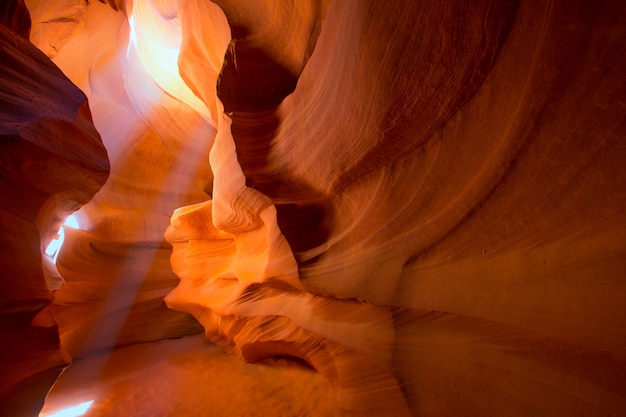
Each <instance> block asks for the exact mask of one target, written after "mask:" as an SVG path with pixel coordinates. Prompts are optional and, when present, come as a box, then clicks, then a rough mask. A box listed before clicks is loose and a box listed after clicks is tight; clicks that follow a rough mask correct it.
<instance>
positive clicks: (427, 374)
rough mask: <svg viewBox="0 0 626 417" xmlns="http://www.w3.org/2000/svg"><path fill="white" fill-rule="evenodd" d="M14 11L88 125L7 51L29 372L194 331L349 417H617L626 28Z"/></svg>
mask: <svg viewBox="0 0 626 417" xmlns="http://www.w3.org/2000/svg"><path fill="white" fill-rule="evenodd" d="M15 4H18V3H17V2H16V3H15ZM26 4H27V5H28V8H29V11H30V16H31V19H32V30H31V32H30V39H31V41H32V42H33V43H34V44H35V45H37V47H38V48H39V49H40V50H41V51H43V52H44V53H45V54H46V55H47V56H48V58H50V59H52V60H53V62H54V63H55V64H56V65H58V67H59V68H60V69H61V70H62V71H63V73H64V74H65V76H67V77H68V78H69V79H70V80H71V81H72V82H73V83H74V84H75V85H76V86H77V87H78V88H80V90H82V91H83V92H84V94H85V95H86V97H87V98H88V99H89V107H90V109H91V114H93V125H92V124H91V116H90V115H89V111H88V110H86V106H85V105H84V104H83V103H84V101H85V100H84V99H85V96H83V95H82V93H80V92H79V90H78V89H76V88H75V87H73V86H71V87H70V86H68V85H66V84H67V83H69V82H68V81H67V80H66V79H65V78H64V77H62V76H60V75H59V76H55V77H57V78H52V80H53V81H52V82H50V81H49V80H50V79H51V78H50V77H52V76H51V75H49V74H48V73H50V74H57V73H58V70H57V69H56V68H55V67H54V65H52V64H51V63H50V61H48V60H47V58H45V56H44V55H43V54H41V53H39V52H38V51H36V52H32V49H33V47H32V45H30V44H28V42H26V41H25V40H23V39H21V40H19V45H21V46H20V48H22V49H20V50H19V51H18V52H15V53H13V55H11V56H15V58H14V60H15V61H16V62H18V63H19V64H20V65H25V66H26V67H36V66H35V65H33V64H30V65H29V64H25V63H27V62H29V61H26V59H27V58H26V57H30V58H28V59H33V58H32V57H33V56H36V57H37V59H36V60H37V64H36V65H38V66H40V67H42V68H46V69H45V70H41V72H40V73H41V74H45V76H46V77H48V78H46V80H48V81H37V82H36V83H33V82H30V80H31V79H32V77H28V78H27V79H24V78H23V77H22V78H20V77H19V76H18V75H20V74H21V72H19V71H18V72H17V73H14V72H12V71H10V69H12V67H13V66H14V65H7V66H6V68H5V67H3V73H2V74H1V76H0V78H1V79H2V82H3V88H5V87H4V86H9V87H11V88H13V90H7V92H6V93H4V94H3V96H2V97H3V100H5V97H10V100H12V101H10V100H9V99H6V100H7V101H6V105H5V103H4V102H3V103H2V105H3V107H2V117H3V124H2V128H3V136H2V137H3V138H5V137H6V139H3V140H2V149H3V156H4V155H7V156H6V157H4V158H3V159H4V161H6V163H5V166H6V168H4V171H6V173H5V172H4V171H3V177H2V178H3V182H5V183H6V186H5V187H4V188H6V191H5V192H6V193H7V194H6V195H9V196H14V197H11V198H8V199H4V200H3V201H5V203H3V204H5V205H6V208H5V209H4V210H5V211H6V212H10V213H16V212H19V211H20V210H23V209H24V208H28V210H30V213H31V215H30V217H29V219H30V220H28V222H27V223H28V227H26V228H25V229H24V230H22V229H21V228H20V230H19V232H18V231H16V230H15V229H16V228H17V225H18V223H16V222H15V221H11V220H8V221H5V220H4V219H9V217H5V216H3V223H6V226H5V229H6V232H3V234H2V236H3V244H4V245H5V246H6V247H7V248H10V249H11V250H12V251H13V252H6V253H7V257H6V258H5V260H4V261H3V265H5V264H6V268H3V270H5V271H7V275H4V276H5V277H6V278H3V282H2V285H3V288H5V287H6V289H5V290H4V291H3V297H4V298H5V299H6V300H7V305H9V304H10V303H12V304H11V305H19V306H29V307H28V308H26V309H25V311H28V312H29V314H30V316H29V318H28V320H30V318H31V317H32V316H33V315H34V314H35V313H38V314H37V316H36V317H35V319H34V324H35V325H36V326H38V327H36V328H31V327H29V326H28V325H27V324H25V323H27V322H28V320H25V321H22V324H21V325H20V326H21V327H20V328H21V329H23V332H24V336H20V337H18V338H16V339H15V340H18V341H19V344H20V346H26V345H30V344H31V342H30V339H29V337H30V336H28V335H29V334H31V333H33V332H52V333H46V335H48V336H46V337H49V338H51V339H50V340H51V342H50V343H51V344H50V348H49V350H47V352H49V353H48V355H51V356H49V357H51V358H54V360H53V362H54V364H55V366H57V368H55V369H58V366H62V364H63V363H64V360H62V359H61V358H60V357H59V355H60V353H59V352H60V351H59V350H58V348H57V347H55V346H53V345H55V343H56V337H57V336H56V334H57V333H56V332H57V330H56V329H58V338H59V339H58V343H60V346H61V347H62V349H63V351H65V352H67V353H68V354H69V356H71V357H73V358H87V357H90V356H91V355H94V354H96V353H102V352H107V351H109V350H111V349H118V348H120V347H123V346H125V345H130V344H138V343H145V342H152V341H158V340H162V339H169V338H176V337H182V336H187V335H191V334H195V333H198V332H201V331H204V333H205V335H206V337H207V338H208V339H209V340H211V341H212V342H214V343H215V344H217V345H218V346H220V347H221V348H223V349H224V350H225V351H227V352H229V353H231V354H234V355H236V356H239V357H241V358H242V359H244V360H245V361H248V362H263V363H268V364H272V365H276V366H279V365H281V364H283V365H284V364H285V363H289V364H298V365H299V366H303V367H305V368H311V369H313V370H314V371H316V372H318V373H320V374H321V375H322V376H324V378H326V381H327V383H328V384H329V386H330V387H331V388H332V390H333V391H334V392H335V395H336V401H337V406H338V408H339V409H340V411H342V412H343V413H345V414H347V415H426V416H449V415H453V416H458V415H463V416H473V415H476V416H484V415H512V416H518V415H519V416H526V415H542V416H552V415H553V416H562V415H594V416H604V415H620V414H622V413H624V412H625V411H626V400H625V398H626V395H625V394H626V383H625V382H624V381H625V380H624V376H623V375H626V331H625V330H624V326H623V323H624V322H625V321H626V308H624V307H623V300H624V296H625V295H626V280H625V279H624V278H625V274H624V273H625V271H626V245H625V243H626V215H625V214H624V213H625V209H626V171H625V170H624V168H623V164H624V161H626V141H625V140H624V132H626V111H625V110H626V109H625V103H626V86H625V83H624V77H623V75H622V74H623V73H625V72H626V57H624V56H623V53H622V51H623V50H624V47H625V46H626V25H625V24H624V22H625V21H626V5H624V4H622V2H620V1H617V0H606V1H601V2H591V1H575V2H569V1H562V0H557V1H553V2H551V3H547V4H546V3H543V2H535V1H531V2H519V1H513V0H512V1H482V0H481V1H479V0H468V1H464V2H461V3H454V4H441V3H440V2H435V1H421V2H402V1H386V2H376V1H374V2H372V1H356V0H355V1H339V0H336V1H332V0H318V1H313V0H311V1H306V2H297V3H295V2H294V3H293V4H285V3H284V2H279V1H275V0H264V1H261V2H259V1H244V2H242V1H231V0H217V1H215V2H207V1H201V0H185V1H174V0H172V1H148V0H135V1H125V2H123V1H113V0H111V1H108V2H97V1H91V2H84V1H82V0H81V1H72V0H64V1H59V2H38V1H34V0H32V1H27V2H26ZM7 10H9V9H8V8H7ZM9 12H10V13H9ZM9 12H7V13H5V14H3V16H4V15H6V16H9V17H7V18H6V19H5V21H6V22H7V26H8V27H11V28H12V29H13V31H16V32H19V33H20V34H21V36H22V37H24V36H26V35H27V34H28V31H24V29H23V24H22V25H21V26H20V24H18V23H15V22H19V21H21V20H20V19H23V18H20V17H19V16H23V13H22V14H21V15H20V14H19V13H16V12H14V11H13V10H9ZM16 16H17V17H16ZM20 28H21V29H20ZM2 31H3V32H2V33H3V37H6V38H7V39H8V40H7V42H8V43H7V44H11V45H13V44H15V42H17V41H16V40H15V39H20V38H19V37H18V35H16V34H15V33H14V32H12V31H10V30H8V29H4V28H3V29H2ZM3 39H4V38H3ZM3 48H4V47H3ZM5 50H9V49H6V48H5V49H3V53H6V52H4V51H5ZM3 65H4V60H3ZM55 71H56V72H55ZM43 76H44V75H42V77H43ZM12 77H13V78H12ZM46 82H47V83H46ZM64 83H66V84H64ZM22 84H23V85H22ZM49 84H53V85H54V86H53V87H54V88H56V90H54V91H46V90H41V88H42V87H38V88H40V89H38V90H36V91H35V92H34V93H32V94H30V95H27V97H31V98H34V99H35V101H34V102H32V101H29V100H24V91H25V90H23V88H25V87H24V86H29V85H31V89H34V88H35V87H36V86H40V85H43V86H46V85H49ZM59 86H62V87H59ZM53 87H51V88H53ZM20 88H21V89H20ZM59 91H62V93H63V94H61V93H59ZM72 91H76V93H72ZM66 96H67V98H65V97H66ZM46 100H47V101H46ZM72 103H73V104H72ZM20 106H22V107H23V108H25V109H27V110H24V111H20V112H19V116H20V117H27V118H28V120H29V121H35V122H33V123H34V124H37V123H39V125H41V124H42V123H43V122H40V120H43V121H45V122H46V123H47V121H48V120H49V119H51V118H52V119H55V118H54V117H51V116H50V114H53V112H54V111H57V110H55V109H60V110H58V112H62V113H63V115H64V116H63V117H65V118H61V120H62V121H63V122H62V123H66V124H67V123H69V122H67V121H66V120H68V119H67V118H68V117H69V116H67V115H68V114H72V115H74V116H73V117H74V118H70V120H72V121H73V123H77V127H76V126H75V125H72V124H70V125H71V126H72V127H71V128H70V127H65V126H66V124H63V128H58V127H55V128H54V129H53V130H54V132H53V134H49V133H47V131H44V130H36V131H35V133H33V134H32V135H31V136H28V135H27V133H26V132H32V131H33V130H32V129H30V130H29V127H28V126H30V125H28V124H23V126H24V127H23V128H19V129H18V128H15V127H14V126H16V122H15V121H13V120H10V117H12V115H14V113H15V114H17V112H14V111H13V110H12V109H16V108H22V107H20ZM24 106H26V107H24ZM55 106H56V107H55ZM76 112H78V114H79V116H76V115H75V113H76ZM5 114H6V117H5ZM54 114H56V113H54ZM16 117H17V116H16ZM55 117H56V118H60V116H55ZM55 120H56V119H55ZM20 123H22V122H20ZM55 123H57V124H54V123H53V126H58V123H61V122H55ZM44 125H45V124H44ZM70 125H67V126H70ZM20 126H22V125H20ZM93 126H95V128H96V129H97V133H96V131H95V129H94V128H93ZM11 129H13V130H11ZM41 129H44V128H41ZM70 129H72V130H70ZM5 130H6V134H5V133H4V132H5ZM98 133H99V136H98ZM44 137H45V138H46V140H47V141H46V142H44V141H43V139H42V138H44ZM57 137H59V138H58V139H55V138H57ZM100 137H101V138H102V142H100V141H99V138H100ZM29 138H31V139H29ZM33 138H34V139H33ZM69 138H72V140H71V141H70V142H71V143H70V144H68V143H65V142H63V139H65V140H68V139H69ZM78 138H81V139H78ZM18 139H19V140H18ZM22 143H24V144H27V145H28V146H32V145H31V144H32V143H35V144H36V146H38V147H40V148H42V147H43V149H45V150H46V152H49V153H52V154H54V156H55V158H61V159H54V158H52V159H50V162H49V164H46V167H48V166H49V168H47V169H49V170H50V171H49V172H50V173H49V174H48V171H46V173H45V176H46V178H57V177H54V175H57V176H58V177H59V178H60V179H59V180H56V179H55V180H53V181H52V180H51V181H50V182H51V183H54V184H55V185H56V186H58V187H61V189H62V190H63V191H64V193H63V194H62V196H58V195H57V194H55V193H59V192H61V191H60V190H57V189H54V190H53V189H50V190H48V189H45V190H43V192H44V194H41V192H42V191H41V190H39V188H38V187H41V186H39V185H38V184H40V183H42V179H41V177H42V176H43V175H44V174H43V171H41V170H37V169H36V170H35V172H36V173H37V174H39V176H29V175H30V174H28V172H25V171H24V169H22V171H19V175H22V176H19V175H18V173H16V172H17V171H18V170H17V169H16V168H15V166H16V161H22V166H28V167H31V165H30V164H31V163H32V161H37V160H38V159H37V158H39V157H38V156H37V155H39V154H40V153H41V152H43V151H40V150H39V148H37V149H34V150H32V156H30V155H31V153H29V152H31V151H24V152H21V151H20V152H12V153H9V151H8V150H9V149H10V147H11V146H14V144H18V145H19V144H22ZM42 143H45V145H42ZM102 144H104V147H106V151H104V148H103V147H102ZM22 146H26V145H22ZM5 149H6V150H7V151H6V152H5ZM29 149H30V148H29ZM26 155H28V156H26ZM107 156H108V159H107ZM20 158H21V159H20ZM31 158H32V159H31ZM63 158H64V159H63ZM65 159H67V160H68V161H69V162H66V161H65ZM76 160H79V161H81V163H80V164H79V165H80V167H78V168H76V167H75V166H74V165H73V164H74V163H75V161H76ZM108 161H110V169H109V162H108ZM77 170H79V171H77ZM80 170H83V171H80ZM109 170H110V174H109ZM29 172H32V170H31V171H29ZM107 175H108V177H107ZM105 180H106V182H105ZM43 183H47V182H45V181H44V182H43ZM60 184H64V185H62V186H61V185H60ZM63 187H65V188H63ZM31 188H32V189H37V190H38V191H37V192H35V191H33V192H32V193H31V192H30V191H29V192H25V191H24V190H30V189H31ZM98 190H99V191H98ZM96 191H98V192H97V194H96ZM33 193H34V194H33ZM31 194H33V195H31ZM35 194H36V195H35ZM49 195H57V197H55V198H56V199H53V200H50V199H49ZM50 201H52V202H50ZM81 206H82V208H81ZM41 207H44V208H45V209H41ZM57 207H62V209H59V208H57ZM79 208H80V209H79ZM42 210H43V211H42ZM75 210H78V211H77V212H76V213H75V215H74V216H75V218H76V219H77V222H78V227H77V228H69V227H66V228H65V232H66V233H65V238H66V241H65V244H64V245H63V247H62V249H61V250H60V252H59V254H58V258H57V259H56V264H53V263H52V262H51V260H50V259H48V257H46V255H45V254H43V255H42V253H43V252H44V248H45V247H46V245H47V243H48V241H49V240H50V238H51V237H52V236H53V234H54V231H55V230H56V228H58V226H60V224H61V223H62V221H63V216H64V215H68V214H69V213H71V212H72V211H75ZM41 213H46V214H45V216H44V215H43V214H41ZM50 213H53V214H50ZM21 216H22V215H19V216H17V217H20V218H21ZM14 217H15V215H14ZM11 228H13V229H11ZM25 245H26V246H29V247H31V249H32V248H34V249H35V250H31V251H30V252H29V253H30V255H29V256H30V257H25V251H24V249H21V248H23V247H24V246H25ZM10 253H13V254H12V255H11V254H10ZM3 256H4V255H3ZM170 258H171V259H170ZM20 265H21V266H20ZM11 268H13V269H11ZM8 271H13V272H8ZM3 274H4V272H3ZM17 276H20V277H30V278H28V279H26V278H21V279H19V280H17V279H14V278H13V279H11V277H17ZM46 282H47V285H46ZM18 283H19V284H18ZM20 308H22V307H20ZM22 312H23V311H22ZM12 313H13V310H11V311H9V310H7V312H6V316H7V317H11V316H10V315H9V314H12ZM9 331H10V330H7V332H9ZM7 334H8V333H7ZM33 334H34V333H33ZM44 350H45V349H42V352H44ZM55 355H56V356H55ZM50 360H52V359H50ZM67 360H68V359H67V358H66V359H65V361H67ZM33 369H37V367H35V368H33ZM39 369H43V368H41V366H40V368H39ZM46 369H47V368H46ZM12 372H14V371H12ZM166 372H170V373H171V374H168V375H169V376H172V375H176V370H175V369H169V370H168V371H166ZM9 373H10V372H9ZM163 377H164V378H166V377H168V376H167V375H164V376H163ZM48 378H51V377H48ZM52 379H53V378H52ZM38 381H44V380H43V379H38ZM39 384H40V386H45V381H44V382H40V383H39ZM10 386H11V384H7V387H9V388H6V390H5V392H10V390H11V389H13V388H11V387H10ZM42 389H43V388H40V391H39V392H41V390H42ZM197 401H199V400H197ZM198 406H199V407H200V408H199V409H202V407H203V406H206V407H210V404H204V405H203V404H201V402H200V403H199V404H198ZM199 415H202V414H199Z"/></svg>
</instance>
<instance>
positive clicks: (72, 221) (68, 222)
mask: <svg viewBox="0 0 626 417" xmlns="http://www.w3.org/2000/svg"><path fill="white" fill-rule="evenodd" d="M63 226H67V227H71V228H72V229H79V228H80V226H79V225H78V220H76V217H74V215H73V214H71V215H69V216H68V217H67V219H65V222H64V223H63Z"/></svg>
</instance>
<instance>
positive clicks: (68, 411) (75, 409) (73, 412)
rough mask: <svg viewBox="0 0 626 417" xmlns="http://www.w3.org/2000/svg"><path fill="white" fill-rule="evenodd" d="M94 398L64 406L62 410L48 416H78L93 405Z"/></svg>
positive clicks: (47, 416)
mask: <svg viewBox="0 0 626 417" xmlns="http://www.w3.org/2000/svg"><path fill="white" fill-rule="evenodd" d="M92 403H93V400H91V401H85V402H84V403H80V404H78V405H75V406H72V407H67V408H64V409H63V410H61V411H57V412H56V413H54V414H47V415H46V417H78V416H82V415H83V414H85V412H86V411H87V409H88V408H89V407H90V406H91V404H92Z"/></svg>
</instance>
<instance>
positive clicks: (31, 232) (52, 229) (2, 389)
mask: <svg viewBox="0 0 626 417" xmlns="http://www.w3.org/2000/svg"><path fill="white" fill-rule="evenodd" d="M2 9H3V10H2V24H1V25H0V80H1V83H0V189H1V192H2V199H1V200H0V245H1V251H0V263H1V265H2V272H1V273H0V314H1V317H0V334H1V336H0V337H1V339H2V343H1V346H0V373H1V374H2V379H1V380H0V414H2V415H7V416H9V415H12V416H22V415H34V414H36V413H37V412H38V410H39V409H40V408H41V406H42V405H43V399H44V396H45V394H46V392H47V391H48V389H49V387H50V386H51V384H52V383H53V382H54V380H55V379H56V377H57V376H58V375H59V373H60V371H61V369H62V367H64V366H66V364H67V363H66V361H67V358H65V357H63V356H62V354H61V351H60V349H59V336H58V332H57V329H56V328H49V329H42V328H33V327H30V321H31V320H32V318H33V316H34V315H35V314H36V313H37V312H38V311H39V310H41V309H42V308H43V307H45V306H46V305H48V304H49V303H50V302H51V301H52V293H51V290H52V289H53V288H55V286H58V279H59V277H58V275H56V274H54V266H53V264H52V262H51V261H50V259H48V257H44V259H42V253H43V252H44V250H45V248H46V246H47V244H48V243H49V242H50V241H51V240H53V239H54V238H55V236H56V233H57V230H58V229H59V227H60V226H61V223H62V222H63V220H64V218H65V217H66V216H68V215H69V214H71V213H72V212H73V211H75V210H77V209H78V208H80V207H81V206H82V205H83V204H85V203H87V202H88V201H89V200H90V199H91V197H92V196H93V195H94V194H95V193H96V192H97V191H98V190H99V189H100V187H102V185H103V184H104V182H105V181H106V179H107V177H108V173H109V161H108V158H107V152H106V150H105V148H104V146H103V144H102V141H101V139H100V136H99V134H98V132H97V131H96V129H95V128H94V126H93V123H92V120H91V114H90V110H89V105H88V103H87V97H85V95H84V94H83V93H82V92H81V91H80V90H79V89H78V88H77V87H76V86H75V85H73V84H72V83H71V81H70V80H68V79H67V77H66V76H65V75H63V73H62V72H61V71H60V70H59V68H57V67H56V66H55V65H54V64H53V63H51V62H50V60H49V59H48V58H46V56H45V55H44V54H43V53H41V52H40V51H39V50H38V49H37V48H35V46H34V45H32V44H31V43H30V42H28V40H27V39H26V37H27V36H28V32H29V30H30V21H29V19H28V11H27V10H26V7H25V6H24V4H23V3H22V2H18V1H15V2H13V1H9V2H5V3H4V4H3V6H2Z"/></svg>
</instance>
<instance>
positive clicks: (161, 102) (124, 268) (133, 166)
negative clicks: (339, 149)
mask: <svg viewBox="0 0 626 417" xmlns="http://www.w3.org/2000/svg"><path fill="white" fill-rule="evenodd" d="M163 4H164V6H163V7H166V5H165V3H163ZM52 6H54V3H46V2H32V5H31V4H30V3H29V7H31V9H30V10H31V16H32V20H33V30H32V35H31V38H32V39H33V40H34V41H37V42H38V43H37V44H38V45H39V46H40V48H42V50H44V51H47V53H48V54H49V56H50V57H51V58H54V62H55V63H57V64H58V65H59V66H60V67H61V68H62V69H63V70H64V71H65V73H66V74H67V75H68V76H69V77H70V78H71V79H72V80H73V81H74V82H75V83H76V85H78V86H79V87H80V88H81V89H83V91H85V93H86V94H87V96H88V97H89V100H90V105H91V108H92V110H93V113H94V124H95V126H96V128H97V129H98V131H99V132H100V134H101V135H102V139H103V142H104V144H105V146H106V147H107V149H108V151H109V157H110V159H111V176H110V178H109V180H108V181H107V183H106V184H105V185H104V187H103V188H102V190H101V191H100V192H99V193H98V195H96V197H95V198H94V199H93V200H92V201H91V202H90V203H89V204H87V205H86V206H85V207H83V208H82V209H81V210H80V211H79V212H77V213H76V215H75V216H76V219H77V220H78V223H79V225H80V229H79V230H72V231H70V233H68V234H67V236H66V243H65V244H64V246H63V249H62V250H61V252H60V254H59V257H58V260H57V267H58V269H59V272H60V273H61V275H62V276H63V278H64V280H65V284H64V285H63V286H62V287H61V288H60V289H59V290H58V291H57V292H56V294H55V300H54V303H53V304H52V305H51V306H50V307H49V308H48V309H47V310H46V311H45V312H43V313H42V314H40V316H39V317H38V319H39V323H40V324H42V325H45V324H46V323H55V324H56V325H58V326H59V331H60V335H61V341H62V344H63V346H64V348H65V349H67V350H68V352H69V353H70V354H71V355H72V356H74V357H77V356H85V355H89V354H91V353H93V352H98V351H104V350H107V349H111V348H112V347H114V346H120V345H127V344H131V343H137V342H142V341H151V340H159V339H162V338H167V337H179V336H182V335H185V334H192V333H197V332H198V331H200V327H199V326H198V324H197V323H196V322H195V321H194V320H193V318H191V316H189V315H187V314H181V313H178V312H175V311H173V310H170V309H168V308H167V307H166V306H165V305H164V303H163V297H164V296H165V295H166V294H167V293H168V292H169V291H171V289H172V288H173V287H174V286H175V285H176V283H177V281H178V279H177V278H176V276H175V275H174V274H173V273H172V271H171V268H170V263H169V257H170V254H171V248H170V246H169V245H168V244H167V243H166V242H165V241H164V238H163V233H164V232H165V228H166V227H167V225H168V224H169V218H170V216H171V213H172V211H173V210H174V209H176V208H177V207H180V206H182V205H186V204H191V203H195V202H198V201H203V200H205V199H206V198H207V194H206V193H205V187H206V186H207V184H209V189H210V181H211V170H210V167H209V165H208V163H207V161H208V152H209V149H210V147H211V143H212V138H213V135H214V132H215V129H214V127H213V121H212V118H211V115H210V110H209V109H208V108H207V107H206V106H205V105H204V104H203V102H202V101H200V99H199V98H197V97H196V96H195V95H194V94H193V93H192V91H191V90H190V89H189V88H188V87H187V85H186V84H185V83H184V82H183V81H182V79H181V78H180V77H179V76H178V69H177V65H176V57H177V54H178V48H179V47H180V43H181V33H180V22H179V18H178V17H177V15H176V13H174V15H170V14H168V13H166V12H167V10H166V9H164V10H159V9H156V8H155V7H153V5H152V3H150V2H147V1H144V2H140V1H137V2H135V3H134V5H133V7H127V8H126V12H122V11H119V10H118V11H116V10H114V9H113V8H111V7H110V6H109V5H106V4H102V3H99V2H92V3H89V4H87V3H85V2H82V1H80V2H76V1H68V2H65V7H61V6H59V5H58V4H57V7H56V8H55V7H52ZM175 11H176V9H174V12H175ZM58 22H65V23H67V22H69V23H68V24H70V23H71V25H72V28H71V29H67V30H66V32H67V33H69V35H67V36H65V35H64V36H65V37H64V38H63V39H62V40H57V39H56V38H55V36H58V37H60V36H61V35H62V34H63V33H66V32H63V31H64V30H65V29H62V28H59V30H58V31H56V30H54V27H55V25H57V24H58ZM65 23H64V25H65ZM63 27H65V26H63ZM225 42H228V41H227V40H226V41H225ZM56 44H58V45H62V47H60V46H58V47H56V46H55V47H54V48H53V46H54V45H56ZM94 45H98V47H97V48H94ZM46 48H48V50H47V49H46ZM222 49H225V46H223V48H222ZM78 63H80V64H78ZM77 64H78V65H77ZM216 76H217V75H216V74H215V75H214V76H213V78H214V79H215V78H216ZM87 271H88V272H87Z"/></svg>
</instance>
